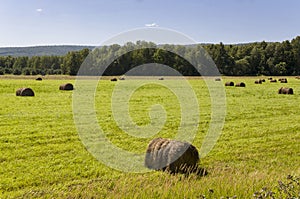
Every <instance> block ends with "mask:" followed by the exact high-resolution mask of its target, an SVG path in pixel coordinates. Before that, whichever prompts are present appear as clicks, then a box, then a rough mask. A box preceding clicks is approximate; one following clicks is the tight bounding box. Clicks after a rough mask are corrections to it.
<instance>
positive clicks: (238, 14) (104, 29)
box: [0, 0, 300, 47]
mask: <svg viewBox="0 0 300 199" xmlns="http://www.w3.org/2000/svg"><path fill="white" fill-rule="evenodd" d="M299 9H300V1H299V0H185V1H184V0H69V1H67V0H26V1H21V0H0V20H1V29H0V46H1V47H2V46H33V45H61V44H79V45H86V44H89V45H99V44H101V43H102V42H104V41H105V40H107V39H109V38H110V37H112V36H113V35H116V34H118V33H120V32H124V31H127V30H131V29H135V28H143V27H145V26H158V27H160V28H168V29H173V30H176V31H179V32H182V33H184V34H186V35H188V36H190V37H191V38H193V39H194V40H195V41H197V42H199V43H219V42H223V43H244V42H253V41H262V40H265V41H283V40H290V39H292V38H294V37H296V36H297V35H300V22H299V19H300V12H299ZM148 28H151V27H148Z"/></svg>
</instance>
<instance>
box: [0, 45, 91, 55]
mask: <svg viewBox="0 0 300 199" xmlns="http://www.w3.org/2000/svg"><path fill="white" fill-rule="evenodd" d="M84 48H88V49H93V48H95V46H73V45H62V46H32V47H2V48H1V47H0V56H9V55H10V56H13V57H20V56H28V57H32V56H43V55H49V56H50V55H58V56H60V55H65V54H67V53H68V52H70V51H79V50H82V49H84Z"/></svg>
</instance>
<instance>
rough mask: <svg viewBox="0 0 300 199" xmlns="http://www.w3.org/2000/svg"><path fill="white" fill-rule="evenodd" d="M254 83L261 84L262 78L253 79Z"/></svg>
mask: <svg viewBox="0 0 300 199" xmlns="http://www.w3.org/2000/svg"><path fill="white" fill-rule="evenodd" d="M254 83H255V84H262V80H255V82H254Z"/></svg>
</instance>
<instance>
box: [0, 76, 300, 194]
mask: <svg viewBox="0 0 300 199" xmlns="http://www.w3.org/2000/svg"><path fill="white" fill-rule="evenodd" d="M225 78H226V80H233V81H235V82H239V81H243V82H245V83H246V88H235V87H226V88H225V89H226V103H227V115H226V122H225V125H224V128H223V132H222V135H221V137H220V138H219V140H218V142H217V144H216V145H215V147H214V148H213V150H212V151H211V152H210V153H209V154H208V155H207V156H206V157H204V158H201V162H200V165H201V167H203V168H205V169H206V170H207V171H208V175H206V176H197V175H190V176H185V175H181V174H179V175H169V174H167V173H163V172H156V171H154V172H148V173H143V174H138V173H123V172H120V171H117V170H113V169H111V168H109V167H107V166H106V165H104V164H103V163H101V162H98V161H97V160H96V159H95V158H94V157H93V156H92V155H91V154H89V153H88V152H87V150H86V149H85V147H84V146H83V144H82V143H81V140H80V139H79V136H78V134H77V131H76V127H75V124H74V121H73V113H72V92H64V91H59V90H58V86H59V85H60V84H62V83H66V81H67V82H74V81H73V80H71V79H68V80H64V79H59V78H57V79H46V80H44V81H42V82H36V81H34V80H31V79H14V78H10V79H0V99H1V105H0V198H16V197H20V198H91V197H94V198H104V197H105V198H220V197H222V196H223V197H235V196H236V197H237V198H253V197H254V195H255V197H258V198H259V197H260V196H261V197H264V196H265V195H266V194H269V193H270V192H274V194H273V195H274V196H275V197H282V198H286V197H288V195H284V194H287V193H285V192H286V190H288V188H287V186H285V185H288V184H289V183H290V182H291V179H286V177H287V175H292V176H300V167H299V162H300V156H299V154H300V133H299V131H300V123H299V122H298V121H300V115H299V110H300V103H299V101H300V81H299V80H296V79H293V78H289V79H288V80H289V83H288V84H284V86H290V87H292V88H293V89H294V93H295V95H278V94H277V90H278V89H279V88H280V87H281V86H283V84H280V83H274V84H271V83H269V82H266V83H264V84H262V85H255V84H254V80H255V78H229V77H225ZM137 81H143V80H125V81H124V82H122V81H119V82H117V83H112V82H110V81H107V80H102V81H100V82H99V86H98V89H97V93H96V98H95V100H96V112H97V118H98V121H99V125H101V127H102V128H103V130H104V131H105V133H106V136H107V137H108V138H109V139H110V141H111V142H112V143H113V144H115V145H116V146H118V147H120V148H123V149H124V150H129V151H133V152H138V153H141V152H144V151H145V150H146V147H147V144H148V142H149V141H150V140H151V139H152V138H153V137H158V136H161V137H169V138H173V137H174V136H175V135H176V132H177V129H178V126H179V125H180V119H181V118H180V110H179V108H178V107H179V104H178V101H177V98H176V96H174V94H173V93H172V92H170V91H169V90H168V89H167V88H165V87H162V86H159V85H157V84H150V85H145V86H143V87H141V88H139V89H138V90H136V92H134V93H133V95H132V96H131V99H130V101H129V104H130V114H131V117H132V119H133V120H134V121H135V122H136V123H137V124H139V125H146V124H148V123H149V122H150V118H149V115H148V109H149V107H151V105H153V104H157V103H159V104H161V105H163V106H164V108H165V110H166V113H167V120H166V123H165V125H164V127H163V128H162V129H161V131H160V132H159V133H158V134H157V135H155V136H152V137H149V138H135V137H132V136H130V135H128V134H126V133H125V132H123V131H122V129H120V128H119V127H118V125H117V124H116V123H115V121H114V118H113V115H112V110H111V105H110V103H111V95H112V91H113V89H114V86H115V85H116V84H122V83H126V84H128V86H129V87H130V84H133V85H134V84H135V83H137ZM164 81H173V82H174V84H176V85H178V86H180V81H181V80H174V79H173V80H164ZM224 81H225V80H224ZM224 81H223V82H220V83H224ZM189 82H190V84H191V85H192V87H193V88H194V91H195V93H196V95H197V98H198V100H199V105H200V122H199V124H198V125H199V128H198V133H197V135H196V137H195V140H194V142H193V145H195V146H196V147H197V148H198V149H199V148H200V147H201V144H202V141H203V138H204V136H205V134H206V132H207V129H208V127H209V122H210V116H211V112H210V107H211V104H210V98H209V92H208V90H207V88H206V86H205V83H204V81H203V80H201V79H191V80H190V81H189ZM24 86H26V87H27V86H28V87H31V88H32V89H33V90H34V91H35V93H36V96H35V97H33V98H22V97H16V96H15V90H16V89H17V88H19V87H24ZM195 125H196V124H195ZM292 179H294V180H295V179H297V178H296V177H293V178H292ZM278 181H281V182H282V184H278ZM288 186H289V185H288ZM293 186H294V187H296V188H295V192H296V194H297V192H298V193H299V184H297V183H295V182H294V185H293ZM298 197H299V196H298Z"/></svg>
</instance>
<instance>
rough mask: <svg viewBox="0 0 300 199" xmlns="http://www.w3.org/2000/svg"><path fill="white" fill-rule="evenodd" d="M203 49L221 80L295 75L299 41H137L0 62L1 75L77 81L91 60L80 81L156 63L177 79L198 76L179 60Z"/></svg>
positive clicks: (299, 63) (299, 70)
mask: <svg viewBox="0 0 300 199" xmlns="http://www.w3.org/2000/svg"><path fill="white" fill-rule="evenodd" d="M203 49H205V51H206V52H207V53H208V55H209V56H210V57H211V58H212V59H213V61H214V62H215V64H216V66H217V68H218V69H219V71H220V73H221V74H222V75H228V76H244V75H245V76H246V75H247V76H256V75H278V76H282V75H299V74H300V36H297V37H296V38H294V39H292V40H286V41H283V42H265V41H262V42H255V43H248V44H236V45H224V44H223V43H219V44H205V45H200V44H199V45H170V44H164V45H157V44H155V43H153V42H146V41H137V42H136V43H132V42H128V43H126V44H124V45H122V46H121V45H117V44H114V45H110V46H102V47H100V48H96V49H94V50H93V51H92V50H91V49H90V48H84V49H82V50H78V51H69V52H68V53H67V54H65V55H42V56H41V55H38V56H18V57H16V56H12V55H9V56H0V75H4V74H14V75H22V74H23V75H57V74H63V75H76V74H77V72H78V70H79V68H80V66H81V64H82V63H83V61H84V60H85V59H86V57H87V56H88V55H89V54H91V56H89V57H90V58H89V61H90V62H91V66H90V68H89V71H88V72H86V73H84V74H85V75H97V74H100V73H99V70H101V68H103V67H104V65H109V66H108V67H107V68H106V70H105V71H101V74H103V75H109V76H114V75H123V74H125V73H126V72H128V71H129V70H131V69H132V68H134V67H136V66H139V65H142V64H146V63H159V64H164V65H167V66H170V67H172V68H174V69H176V70H177V71H178V72H179V73H181V74H182V75H185V76H198V75H200V74H199V72H198V71H197V70H196V69H195V68H194V67H193V66H192V64H191V63H190V62H189V61H187V60H186V59H184V58H182V57H189V58H190V59H197V58H198V57H197V55H198V54H199V52H203ZM91 52H92V53H91ZM179 55H182V56H179ZM115 57H116V59H113V58H115ZM112 59H113V60H112ZM108 61H110V62H108Z"/></svg>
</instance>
